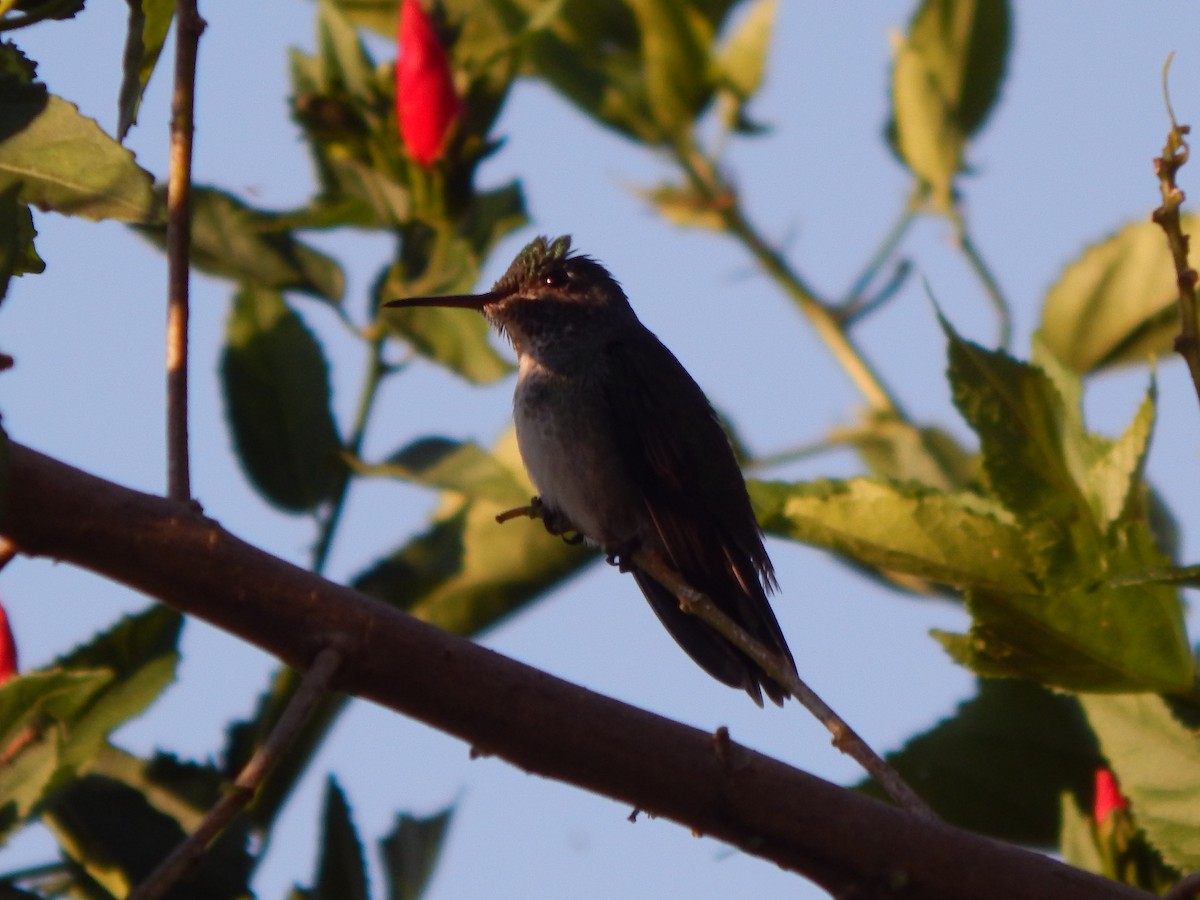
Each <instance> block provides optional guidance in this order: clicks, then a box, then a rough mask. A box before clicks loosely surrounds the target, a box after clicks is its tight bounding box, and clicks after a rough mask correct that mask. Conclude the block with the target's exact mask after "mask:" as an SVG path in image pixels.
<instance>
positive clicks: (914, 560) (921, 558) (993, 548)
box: [748, 478, 1034, 591]
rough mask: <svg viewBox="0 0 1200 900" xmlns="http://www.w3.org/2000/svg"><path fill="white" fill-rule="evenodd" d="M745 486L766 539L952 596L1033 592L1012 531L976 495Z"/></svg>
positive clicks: (845, 486) (1021, 545) (894, 487)
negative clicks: (923, 582) (938, 587)
mask: <svg viewBox="0 0 1200 900" xmlns="http://www.w3.org/2000/svg"><path fill="white" fill-rule="evenodd" d="M748 487H749V489H750V499H751V501H752V502H753V503H754V508H755V512H756V513H757V515H758V518H759V521H760V522H761V524H762V526H763V528H764V529H765V530H766V531H767V532H768V533H771V534H777V535H780V536H782V537H787V538H791V539H793V540H799V541H804V542H805V543H810V544H815V545H816V546H819V547H824V548H826V549H828V550H832V551H833V552H835V553H837V554H839V555H841V556H844V557H847V558H848V559H850V560H851V561H853V562H855V563H861V564H865V565H868V566H872V567H874V568H877V569H880V570H884V571H889V570H895V571H900V572H904V573H907V574H909V575H915V576H917V577H919V578H923V579H928V580H930V581H933V582H936V583H938V584H944V585H949V586H951V587H955V588H959V589H963V588H983V587H988V588H991V589H994V590H1002V591H1024V590H1032V589H1033V587H1034V582H1033V581H1032V580H1031V578H1030V575H1029V573H1030V572H1031V571H1032V569H1033V562H1032V560H1031V558H1030V556H1029V552H1028V550H1027V548H1026V546H1025V539H1024V536H1023V535H1022V533H1021V531H1020V529H1019V528H1018V527H1017V526H1016V524H1015V522H1014V521H1013V518H1012V516H1011V515H1010V514H1009V513H1008V512H1006V511H1005V510H1004V509H1003V508H1002V507H1000V506H998V505H996V504H995V503H992V502H990V501H988V500H987V499H985V498H983V497H979V496H978V495H974V494H967V493H959V494H944V493H940V492H938V491H934V490H931V489H929V488H924V487H922V486H920V485H917V484H912V483H894V484H893V483H886V482H880V481H875V480H872V479H867V478H854V479H851V480H849V481H843V482H826V481H822V482H816V483H813V484H784V483H780V482H757V481H755V482H750V483H749V485H748Z"/></svg>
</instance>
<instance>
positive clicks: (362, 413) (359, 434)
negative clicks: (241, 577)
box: [312, 326, 388, 573]
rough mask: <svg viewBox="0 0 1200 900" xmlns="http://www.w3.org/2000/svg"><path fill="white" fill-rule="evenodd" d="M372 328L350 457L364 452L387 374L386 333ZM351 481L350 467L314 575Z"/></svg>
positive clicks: (324, 528)
mask: <svg viewBox="0 0 1200 900" xmlns="http://www.w3.org/2000/svg"><path fill="white" fill-rule="evenodd" d="M373 327H374V328H375V333H374V334H373V335H372V336H371V339H370V345H369V348H368V350H367V371H366V374H365V375H364V376H363V386H362V390H361V392H360V393H359V396H358V409H357V410H356V411H355V414H354V426H353V429H352V431H351V434H350V441H349V443H348V444H347V445H346V452H347V453H349V454H350V455H351V456H358V455H359V452H360V451H361V450H362V444H363V438H364V437H365V435H366V431H367V421H368V419H370V416H371V407H372V406H373V405H374V403H375V397H376V395H377V394H378V392H379V384H380V382H381V381H383V377H384V375H386V374H387V372H388V368H387V366H386V365H385V364H384V361H383V342H384V336H383V330H382V329H381V328H378V327H377V326H373ZM352 477H353V476H352V474H351V472H350V468H349V467H348V466H346V467H343V469H342V474H341V477H340V479H339V481H338V486H337V491H336V493H335V494H334V498H333V503H332V504H331V505H330V507H329V513H328V514H327V515H326V516H325V519H324V521H322V522H321V531H320V534H319V535H318V536H317V543H316V545H315V546H314V548H313V559H312V570H313V571H314V572H317V573H320V572H322V571H323V570H324V568H325V563H326V562H327V561H328V559H329V551H330V548H331V547H332V546H333V537H334V533H335V532H336V531H337V526H338V522H339V521H340V520H341V518H342V511H343V509H344V508H345V506H346V496H347V495H348V494H349V492H350V479H351V478H352Z"/></svg>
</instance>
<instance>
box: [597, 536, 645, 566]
mask: <svg viewBox="0 0 1200 900" xmlns="http://www.w3.org/2000/svg"><path fill="white" fill-rule="evenodd" d="M637 549H638V541H637V539H636V538H635V539H633V540H631V541H626V542H625V543H623V544H621V545H620V546H619V547H615V548H613V549H612V550H609V549H608V548H607V547H606V548H605V551H606V552H605V556H604V561H605V562H607V563H608V564H609V565H610V566H616V567H617V571H618V572H622V573H624V572H629V571H631V570H632V569H633V554H635V553H636V552H637Z"/></svg>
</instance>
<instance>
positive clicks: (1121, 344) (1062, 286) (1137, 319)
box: [1041, 215, 1200, 374]
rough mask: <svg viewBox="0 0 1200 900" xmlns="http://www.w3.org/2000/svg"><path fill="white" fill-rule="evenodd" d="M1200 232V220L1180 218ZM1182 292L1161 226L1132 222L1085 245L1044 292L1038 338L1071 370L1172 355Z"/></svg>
mask: <svg viewBox="0 0 1200 900" xmlns="http://www.w3.org/2000/svg"><path fill="white" fill-rule="evenodd" d="M1182 225H1183V230H1184V231H1185V232H1186V233H1189V234H1193V235H1195V234H1198V233H1200V217H1197V216H1195V215H1185V216H1183V222H1182ZM1178 297H1179V291H1178V288H1177V286H1176V281H1175V266H1174V263H1173V262H1172V260H1171V253H1170V250H1169V249H1168V248H1167V240H1166V237H1165V236H1164V235H1163V231H1162V229H1161V228H1159V227H1158V226H1157V225H1155V224H1154V223H1152V222H1149V221H1145V222H1134V223H1132V224H1129V225H1126V226H1125V227H1124V228H1122V229H1121V230H1120V231H1118V232H1117V233H1116V234H1114V235H1112V236H1111V237H1109V238H1106V239H1105V240H1103V241H1101V242H1100V243H1098V244H1093V245H1092V246H1091V247H1088V248H1087V249H1086V250H1085V251H1084V252H1083V253H1082V254H1081V255H1080V256H1079V257H1078V258H1077V259H1076V260H1075V261H1074V262H1072V263H1071V264H1069V265H1068V266H1067V267H1066V268H1065V269H1063V272H1062V275H1061V276H1060V277H1059V280H1058V281H1057V282H1056V283H1055V284H1054V286H1053V287H1052V288H1050V291H1049V292H1048V293H1047V294H1046V301H1045V305H1044V306H1043V308H1042V325H1041V336H1042V340H1043V341H1045V343H1046V346H1047V347H1049V348H1050V350H1051V351H1052V352H1053V353H1054V355H1055V356H1057V357H1058V358H1059V359H1061V360H1062V361H1063V362H1064V363H1066V364H1067V365H1068V366H1070V367H1071V369H1073V370H1074V371H1075V372H1078V373H1080V374H1086V373H1088V372H1093V371H1096V370H1098V369H1103V368H1107V367H1110V366H1119V365H1129V364H1132V363H1143V362H1146V361H1147V360H1149V359H1151V358H1152V357H1154V356H1164V355H1167V354H1170V353H1171V351H1172V349H1173V344H1174V340H1175V337H1176V335H1178V334H1179V311H1178V303H1179V300H1178Z"/></svg>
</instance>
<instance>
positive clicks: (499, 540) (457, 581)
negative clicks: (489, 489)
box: [354, 430, 595, 635]
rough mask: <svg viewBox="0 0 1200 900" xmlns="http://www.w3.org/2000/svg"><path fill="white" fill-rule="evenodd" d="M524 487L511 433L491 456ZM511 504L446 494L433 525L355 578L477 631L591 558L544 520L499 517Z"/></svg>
mask: <svg viewBox="0 0 1200 900" xmlns="http://www.w3.org/2000/svg"><path fill="white" fill-rule="evenodd" d="M493 456H494V458H495V459H496V460H497V461H499V463H500V464H502V465H504V466H506V467H507V468H508V469H509V470H510V471H511V472H512V474H513V477H514V478H516V479H518V480H519V481H520V482H521V483H523V484H525V485H526V486H527V489H528V493H527V494H526V502H527V501H528V498H529V497H530V496H532V494H533V488H532V487H531V486H529V484H528V481H527V478H526V475H525V473H524V469H523V466H522V464H521V461H520V455H519V453H518V451H517V446H516V439H515V435H514V433H513V432H512V431H511V430H510V431H508V432H507V433H506V434H505V436H504V437H503V438H501V440H500V442H499V444H498V445H497V447H496V449H495V450H494V451H493ZM511 507H512V504H510V503H497V502H495V501H493V500H486V499H482V498H480V499H475V500H468V499H465V498H463V497H461V496H460V495H454V494H450V495H447V496H446V497H445V498H444V499H443V502H442V506H441V507H440V509H439V510H438V512H437V515H436V517H435V520H434V523H433V525H432V526H431V527H430V529H429V530H428V531H426V532H425V533H423V534H421V535H418V536H417V537H416V538H414V539H412V540H411V541H410V542H408V543H407V544H405V545H404V546H402V547H400V548H398V549H397V550H396V551H395V552H393V553H392V554H391V555H389V556H388V557H386V558H385V559H382V560H380V561H379V562H377V563H376V564H375V565H374V566H372V567H371V568H370V569H368V570H367V571H366V572H364V573H362V574H361V575H359V576H358V577H357V578H355V579H354V587H355V588H356V589H357V590H360V591H363V592H364V593H367V594H370V595H371V596H373V597H377V598H379V599H380V600H383V601H385V602H387V603H391V604H392V605H394V606H398V607H400V608H401V609H405V610H408V611H409V612H411V614H412V615H414V616H417V617H418V618H420V619H423V620H424V621H427V622H430V623H432V624H434V625H437V626H438V627H439V628H442V629H444V630H446V631H450V632H452V633H454V634H463V635H468V634H476V633H478V632H479V631H480V630H482V629H484V628H487V627H489V626H491V625H493V624H495V623H496V622H497V621H498V620H500V619H501V618H503V617H504V616H506V615H509V614H511V613H512V612H514V611H515V610H517V609H518V608H520V607H521V606H523V605H524V604H526V603H528V602H529V601H530V600H531V599H533V598H534V597H536V596H537V595H539V594H540V593H542V592H543V591H545V590H546V589H547V588H549V587H550V586H551V585H553V584H556V583H558V582H560V581H562V580H563V579H565V578H566V577H567V576H569V575H571V574H573V573H574V572H576V571H578V570H579V569H580V568H581V567H582V566H583V565H584V564H586V563H588V562H590V561H591V560H593V559H595V554H594V553H588V552H585V551H584V550H582V549H581V548H579V547H573V546H570V545H568V544H566V543H565V542H564V541H563V540H562V539H561V538H557V537H553V536H551V535H550V534H548V533H547V532H546V529H545V528H544V527H543V525H542V523H541V522H538V521H533V520H528V519H523V518H521V519H516V520H513V521H510V522H506V523H504V524H499V523H497V522H496V516H497V515H498V514H499V513H501V512H504V511H506V510H508V509H510V508H511Z"/></svg>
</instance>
